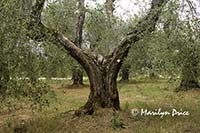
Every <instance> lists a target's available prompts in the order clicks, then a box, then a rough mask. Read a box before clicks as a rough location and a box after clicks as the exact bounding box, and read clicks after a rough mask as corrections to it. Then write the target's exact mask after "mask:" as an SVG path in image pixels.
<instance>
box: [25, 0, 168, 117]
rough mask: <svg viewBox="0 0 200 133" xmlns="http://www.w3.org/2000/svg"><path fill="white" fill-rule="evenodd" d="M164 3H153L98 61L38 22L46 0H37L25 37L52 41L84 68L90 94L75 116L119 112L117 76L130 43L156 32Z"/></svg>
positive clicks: (156, 1)
mask: <svg viewBox="0 0 200 133" xmlns="http://www.w3.org/2000/svg"><path fill="white" fill-rule="evenodd" d="M166 2H167V0H153V1H152V4H151V9H150V11H149V13H148V14H147V15H146V17H144V18H143V19H141V21H140V22H139V23H138V24H137V25H136V26H135V27H134V28H133V29H132V30H131V32H129V33H128V34H127V35H126V36H125V37H124V38H123V39H122V40H121V41H120V42H119V43H118V44H117V45H116V48H115V49H113V51H111V53H110V54H109V55H107V56H104V57H103V56H102V57H103V58H102V59H99V58H98V54H97V55H94V54H93V53H91V52H89V51H85V50H83V49H81V48H80V47H78V46H77V45H76V44H75V43H74V42H72V41H71V40H70V39H68V38H67V37H66V36H64V34H62V33H60V32H58V31H57V30H54V29H51V28H48V27H46V26H45V25H43V24H42V22H41V13H42V9H43V6H44V3H45V0H36V3H35V5H34V6H33V8H32V12H31V19H30V23H29V25H28V30H29V33H28V36H29V37H30V38H31V39H34V40H36V41H44V40H48V41H52V42H54V44H56V45H57V46H62V47H64V48H65V49H66V50H67V51H68V52H69V54H70V55H71V56H72V57H73V58H74V59H75V60H76V61H77V62H78V63H79V64H80V65H81V66H82V67H83V69H84V70H85V71H86V73H87V75H88V77H89V81H90V95H89V98H88V101H87V103H86V104H85V105H84V106H83V107H81V108H80V109H79V110H77V111H76V115H81V114H92V113H93V111H94V109H95V108H98V107H101V108H114V109H117V110H118V109H120V104H119V95H118V90H117V75H118V72H119V70H120V67H121V65H122V62H123V60H124V59H125V57H127V54H128V52H129V49H130V47H131V45H132V44H135V43H136V42H137V41H139V40H140V39H142V38H143V37H144V36H145V35H146V34H149V33H151V32H152V31H154V30H155V25H156V22H157V21H158V19H159V15H160V13H161V11H162V7H163V6H164V5H165V4H166Z"/></svg>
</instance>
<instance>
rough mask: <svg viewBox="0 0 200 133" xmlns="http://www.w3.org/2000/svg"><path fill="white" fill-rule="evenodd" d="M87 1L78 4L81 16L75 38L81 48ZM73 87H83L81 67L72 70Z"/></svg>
mask: <svg viewBox="0 0 200 133" xmlns="http://www.w3.org/2000/svg"><path fill="white" fill-rule="evenodd" d="M84 3H85V0H79V2H78V10H79V12H80V13H79V16H78V19H77V24H76V38H75V44H76V45H77V46H78V47H79V48H81V45H82V42H83V25H84V21H85V8H84ZM72 81H73V83H72V86H76V87H79V86H82V85H83V70H82V69H81V67H80V66H77V65H75V66H73V69H72Z"/></svg>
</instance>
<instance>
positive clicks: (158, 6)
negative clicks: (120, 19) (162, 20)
mask: <svg viewBox="0 0 200 133" xmlns="http://www.w3.org/2000/svg"><path fill="white" fill-rule="evenodd" d="M167 1H168V0H152V2H151V9H150V10H149V13H148V14H147V15H146V16H145V17H144V18H143V19H142V20H141V21H139V22H138V24H137V25H136V26H135V27H134V28H133V29H132V31H131V32H129V33H128V34H127V35H126V36H125V37H124V38H123V39H122V40H121V41H120V42H119V43H118V45H117V46H116V48H115V49H114V50H113V51H112V52H111V54H110V55H109V56H108V57H109V58H110V59H109V61H110V62H116V61H117V60H118V62H119V60H120V61H122V60H123V59H124V58H125V57H126V56H127V54H128V51H129V49H130V47H131V44H134V43H136V42H137V41H139V40H140V39H142V38H143V37H144V36H145V35H146V34H148V33H151V32H153V31H154V30H155V26H156V23H157V21H158V19H159V16H160V13H161V11H162V8H163V6H164V5H165V4H166V3H167ZM111 60H112V61H111Z"/></svg>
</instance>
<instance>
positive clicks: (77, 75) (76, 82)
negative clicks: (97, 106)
mask: <svg viewBox="0 0 200 133" xmlns="http://www.w3.org/2000/svg"><path fill="white" fill-rule="evenodd" d="M72 80H73V83H72V86H75V87H79V86H83V71H82V69H81V68H80V67H79V66H74V67H73V70H72Z"/></svg>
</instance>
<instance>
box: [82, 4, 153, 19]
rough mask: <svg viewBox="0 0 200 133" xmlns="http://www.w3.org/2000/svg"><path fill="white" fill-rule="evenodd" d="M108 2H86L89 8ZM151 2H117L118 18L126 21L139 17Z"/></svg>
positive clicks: (116, 13)
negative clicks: (135, 16)
mask: <svg viewBox="0 0 200 133" xmlns="http://www.w3.org/2000/svg"><path fill="white" fill-rule="evenodd" d="M105 1H106V0H86V2H85V3H86V5H87V6H88V7H92V8H95V7H96V4H104V3H105ZM148 3H150V2H149V0H116V2H115V11H114V14H115V15H116V16H119V17H121V18H122V19H124V20H126V19H128V18H130V17H132V16H134V15H138V14H139V13H140V12H143V11H144V10H145V8H146V9H147V8H148V7H149V6H148Z"/></svg>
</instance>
